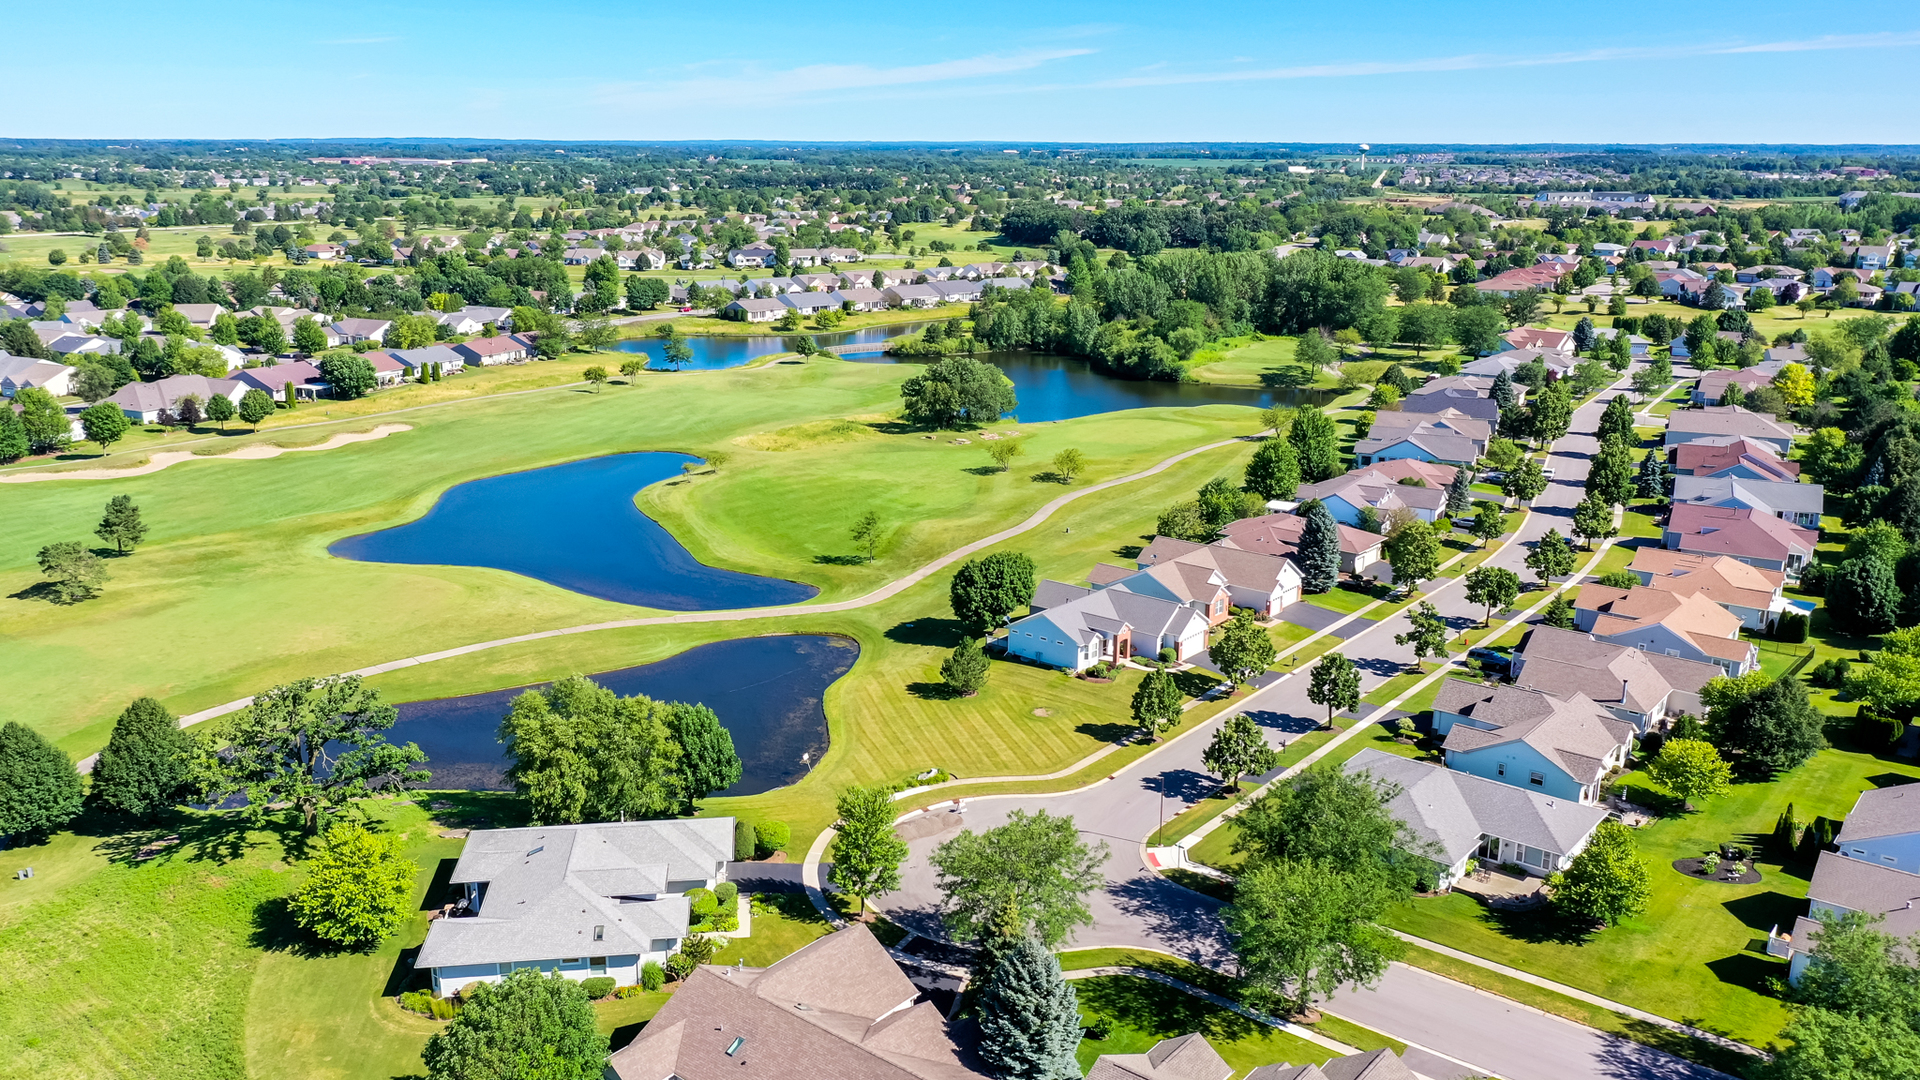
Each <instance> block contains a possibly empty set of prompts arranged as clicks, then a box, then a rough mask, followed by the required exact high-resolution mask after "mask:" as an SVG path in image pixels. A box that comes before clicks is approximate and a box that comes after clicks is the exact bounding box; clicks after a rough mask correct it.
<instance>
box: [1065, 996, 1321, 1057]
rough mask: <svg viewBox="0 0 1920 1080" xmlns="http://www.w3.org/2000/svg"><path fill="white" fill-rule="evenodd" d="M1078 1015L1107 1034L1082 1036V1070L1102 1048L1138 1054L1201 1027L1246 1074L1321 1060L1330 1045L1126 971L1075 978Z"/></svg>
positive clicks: (1223, 1054) (1110, 1052)
mask: <svg viewBox="0 0 1920 1080" xmlns="http://www.w3.org/2000/svg"><path fill="white" fill-rule="evenodd" d="M1073 988H1074V990H1075V992H1076V993H1078V995H1079V997H1080V1015H1081V1018H1082V1020H1083V1022H1084V1023H1086V1024H1088V1025H1094V1024H1104V1025H1105V1026H1106V1028H1107V1037H1106V1038H1105V1039H1101V1040H1097V1041H1096V1040H1094V1039H1082V1040H1081V1042H1080V1051H1079V1062H1080V1068H1081V1071H1083V1072H1084V1071H1085V1070H1087V1069H1088V1068H1089V1067H1091V1066H1092V1065H1093V1061H1094V1059H1095V1058H1097V1057H1099V1056H1100V1055H1101V1054H1141V1053H1145V1052H1146V1051H1148V1050H1150V1049H1152V1048H1153V1046H1154V1044H1155V1043H1157V1042H1159V1041H1160V1040H1162V1039H1171V1038H1175V1037H1177V1036H1180V1035H1185V1034H1187V1033H1189V1032H1194V1031H1197V1032H1200V1033H1201V1034H1203V1035H1205V1036H1206V1037H1207V1042H1209V1043H1211V1044H1212V1045H1213V1048H1214V1049H1215V1050H1217V1051H1219V1052H1220V1056H1221V1057H1223V1058H1225V1059H1226V1060H1227V1064H1229V1065H1231V1066H1233V1069H1234V1075H1235V1076H1245V1075H1246V1074H1247V1072H1248V1071H1249V1070H1251V1069H1253V1068H1256V1067H1257V1066H1260V1065H1271V1064H1275V1063H1278V1062H1290V1063H1293V1064H1296V1065H1304V1064H1306V1063H1308V1062H1312V1063H1314V1064H1320V1063H1322V1062H1325V1061H1327V1060H1328V1059H1329V1058H1332V1057H1333V1056H1334V1054H1333V1052H1332V1051H1331V1050H1328V1049H1327V1048H1325V1047H1323V1046H1320V1045H1318V1044H1317V1043H1311V1042H1308V1041H1307V1040H1305V1039H1302V1038H1300V1037H1299V1036H1297V1035H1290V1034H1288V1033H1286V1032H1284V1031H1281V1030H1279V1029H1278V1028H1272V1027H1268V1026H1267V1025H1265V1024H1262V1023H1260V1022H1259V1021H1257V1020H1251V1019H1248V1018H1247V1017H1244V1016H1241V1015H1240V1014H1239V1013H1236V1012H1233V1011H1232V1010H1230V1009H1224V1008H1221V1007H1220V1006H1218V1005H1214V1004H1212V1003H1210V1002H1208V1001H1205V1000H1204V999H1201V998H1198V997H1195V996H1193V995H1192V994H1189V993H1186V992H1185V991H1183V990H1177V989H1175V988H1173V987H1170V986H1166V985H1164V984H1162V983H1157V982H1154V981H1152V980H1150V979H1142V978H1138V977H1135V976H1130V975H1103V976H1097V977H1094V978H1090V979H1076V980H1074V983H1073Z"/></svg>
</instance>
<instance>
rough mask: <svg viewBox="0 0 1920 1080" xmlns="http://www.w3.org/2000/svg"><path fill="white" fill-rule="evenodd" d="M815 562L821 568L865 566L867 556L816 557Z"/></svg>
mask: <svg viewBox="0 0 1920 1080" xmlns="http://www.w3.org/2000/svg"><path fill="white" fill-rule="evenodd" d="M813 561H814V562H815V563H816V564H818V565H820V566H865V565H866V564H867V557H866V556H865V555H815V556H814V557H813Z"/></svg>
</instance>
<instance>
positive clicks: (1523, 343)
mask: <svg viewBox="0 0 1920 1080" xmlns="http://www.w3.org/2000/svg"><path fill="white" fill-rule="evenodd" d="M1500 341H1501V343H1502V345H1501V349H1500V351H1501V352H1509V351H1511V350H1514V349H1544V350H1546V351H1548V352H1557V353H1567V354H1569V355H1571V354H1572V352H1573V332H1572V331H1571V330H1550V329H1547V328H1545V327H1540V326H1522V327H1517V328H1515V329H1513V330H1509V331H1507V332H1506V333H1504V334H1501V335H1500Z"/></svg>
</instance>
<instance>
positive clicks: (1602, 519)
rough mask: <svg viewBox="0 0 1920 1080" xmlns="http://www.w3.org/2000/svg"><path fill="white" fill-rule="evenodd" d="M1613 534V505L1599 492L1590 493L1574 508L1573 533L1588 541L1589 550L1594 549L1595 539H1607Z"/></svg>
mask: <svg viewBox="0 0 1920 1080" xmlns="http://www.w3.org/2000/svg"><path fill="white" fill-rule="evenodd" d="M1613 534H1614V528H1613V506H1612V504H1610V503H1608V502H1607V501H1606V500H1604V499H1602V498H1601V497H1600V496H1599V495H1598V494H1597V493H1596V494H1592V495H1588V496H1587V497H1586V498H1584V499H1582V500H1580V503H1579V505H1577V506H1575V507H1574V508H1573V535H1575V536H1577V537H1579V538H1580V539H1581V540H1583V541H1585V542H1586V545H1587V550H1588V551H1592V550H1593V542H1594V541H1595V540H1605V539H1606V538H1607V537H1610V536H1612V535H1613Z"/></svg>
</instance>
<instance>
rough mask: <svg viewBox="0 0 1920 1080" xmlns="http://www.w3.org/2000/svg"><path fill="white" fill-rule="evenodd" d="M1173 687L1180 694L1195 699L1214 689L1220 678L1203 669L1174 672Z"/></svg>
mask: <svg viewBox="0 0 1920 1080" xmlns="http://www.w3.org/2000/svg"><path fill="white" fill-rule="evenodd" d="M1173 685H1174V686H1176V687H1178V688H1179V690H1180V692H1181V693H1182V694H1185V695H1186V696H1188V697H1190V698H1197V697H1199V696H1200V695H1202V694H1204V693H1206V692H1207V691H1209V690H1212V689H1213V688H1214V687H1216V686H1219V685H1220V676H1218V675H1215V674H1214V673H1213V672H1211V671H1207V670H1206V669H1204V668H1190V669H1188V670H1186V671H1176V672H1174V673H1173Z"/></svg>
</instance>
